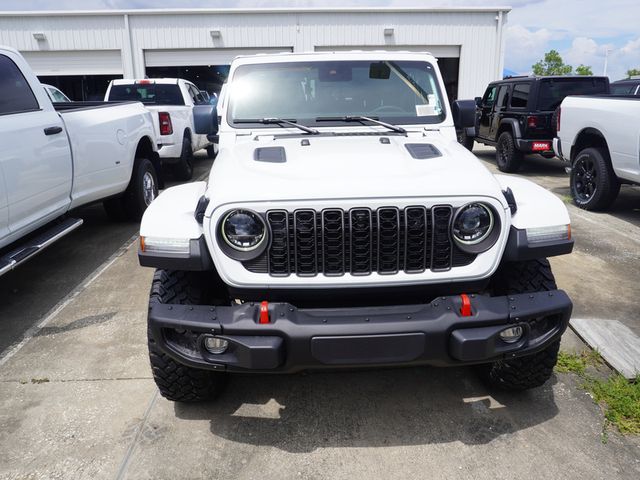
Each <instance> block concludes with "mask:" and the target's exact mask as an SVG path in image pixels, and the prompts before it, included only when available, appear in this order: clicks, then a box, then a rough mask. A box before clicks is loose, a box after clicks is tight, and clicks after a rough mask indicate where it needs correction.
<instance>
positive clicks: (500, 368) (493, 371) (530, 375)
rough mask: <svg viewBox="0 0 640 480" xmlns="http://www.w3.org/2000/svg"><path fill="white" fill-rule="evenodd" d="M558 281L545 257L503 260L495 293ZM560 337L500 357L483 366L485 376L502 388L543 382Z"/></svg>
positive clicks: (494, 283) (555, 356)
mask: <svg viewBox="0 0 640 480" xmlns="http://www.w3.org/2000/svg"><path fill="white" fill-rule="evenodd" d="M555 289H556V282H555V279H554V277H553V273H552V272H551V266H550V265H549V261H548V260H547V259H545V258H542V259H538V260H529V261H526V262H513V263H504V264H502V265H501V266H500V269H499V270H498V272H496V274H495V275H494V277H493V279H492V294H493V295H509V294H515V293H532V292H542V291H548V290H555ZM559 348H560V340H556V341H555V342H553V343H552V344H550V345H549V346H548V347H547V348H545V349H544V350H541V351H539V352H537V353H534V354H533V355H527V356H525V357H518V358H514V359H511V360H499V361H497V362H493V363H492V364H489V365H483V366H482V368H481V369H480V371H481V374H482V375H483V376H484V378H485V380H486V381H487V382H488V383H489V384H490V385H491V386H494V387H497V388H500V389H503V390H515V391H518V390H528V389H530V388H535V387H539V386H540V385H542V384H544V383H545V382H546V381H547V380H549V378H551V375H552V374H553V367H554V366H555V365H556V362H557V361H558V350H559Z"/></svg>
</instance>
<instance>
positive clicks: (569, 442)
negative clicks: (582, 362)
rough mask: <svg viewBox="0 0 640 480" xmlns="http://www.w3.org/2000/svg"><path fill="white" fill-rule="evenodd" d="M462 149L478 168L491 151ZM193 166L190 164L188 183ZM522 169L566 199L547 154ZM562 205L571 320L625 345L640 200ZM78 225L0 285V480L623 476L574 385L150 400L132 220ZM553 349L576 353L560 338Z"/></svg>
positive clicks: (282, 389) (297, 379)
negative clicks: (589, 206)
mask: <svg viewBox="0 0 640 480" xmlns="http://www.w3.org/2000/svg"><path fill="white" fill-rule="evenodd" d="M476 154H477V155H478V156H479V158H480V159H481V160H483V161H484V162H485V163H486V164H487V165H488V166H489V167H490V168H493V150H492V149H487V148H477V149H476ZM209 163H210V162H208V161H206V160H204V159H203V160H201V161H200V162H199V164H198V171H197V172H196V175H198V174H201V173H203V172H204V171H205V170H206V169H207V168H208V165H209ZM523 174H524V175H526V176H527V177H529V178H530V179H531V180H533V181H536V182H538V183H540V184H541V185H543V186H544V187H546V188H549V189H551V190H552V191H553V192H554V193H556V194H558V195H560V196H562V197H566V195H567V194H568V189H567V185H568V180H567V177H566V175H565V173H564V169H563V166H562V165H561V164H560V163H559V162H558V161H556V160H551V161H550V160H542V159H540V160H535V159H533V158H532V160H531V161H530V162H528V163H527V165H526V166H525V171H524V172H523ZM569 208H570V214H571V216H572V225H573V232H574V236H575V238H576V251H575V253H574V254H572V255H571V256H567V257H560V258H557V259H554V260H553V267H554V270H555V273H556V276H557V279H558V283H559V285H560V286H561V288H565V289H566V290H568V291H569V293H570V294H571V296H572V298H573V300H574V303H575V315H578V316H589V317H594V318H603V319H617V320H620V321H622V322H625V323H626V324H627V325H628V326H629V327H630V328H631V329H632V330H633V331H634V332H637V333H639V334H640V320H639V319H638V316H637V313H636V310H637V300H636V299H637V298H638V295H639V294H640V287H639V286H638V284H637V281H636V278H637V274H636V273H635V272H636V271H637V266H638V265H639V264H640V263H638V261H639V260H640V259H639V256H640V248H639V245H638V242H639V240H638V231H639V230H638V229H639V228H640V210H639V209H640V190H638V189H633V188H629V189H627V188H625V189H623V191H622V194H621V197H620V199H619V200H618V201H617V202H616V204H615V205H614V210H613V212H612V213H611V214H592V213H588V212H582V211H579V210H577V209H575V208H574V207H571V206H570V207H569ZM81 215H82V216H84V218H85V220H86V225H85V226H83V227H82V229H81V230H79V231H78V232H76V233H74V234H72V235H71V236H70V237H68V238H67V239H65V240H63V241H61V242H59V243H58V244H57V245H54V246H53V247H51V248H50V249H49V250H48V251H46V252H43V253H42V254H41V255H40V256H39V257H37V259H35V260H32V261H31V262H30V263H28V264H26V265H24V266H23V267H21V268H20V269H19V270H16V271H14V272H12V273H10V274H8V275H6V276H4V277H2V278H0V319H1V320H0V322H1V324H0V325H1V327H2V330H1V331H2V333H1V334H0V342H1V343H0V352H2V353H0V478H3V479H4V478H7V479H9V478H11V479H14V478H15V479H17V478H20V479H23V478H29V479H31V478H34V479H35V478H69V479H83V478H91V479H101V478H117V479H122V478H129V479H144V478H172V479H173V478H240V479H254V478H255V479H257V478H260V479H281V478H304V479H309V478H318V479H320V478H322V479H324V478H338V479H340V478H344V479H347V478H349V479H353V478H403V479H404V478H407V479H412V478H416V479H418V478H430V479H441V478H442V479H453V478H475V479H485V478H486V479H496V478H497V479H500V478H505V479H511V478H581V479H601V478H634V479H635V478H638V477H639V476H640V439H639V438H637V437H622V436H620V435H618V434H616V433H615V432H613V431H611V432H609V435H608V438H607V441H606V442H604V441H603V436H602V429H603V416H602V412H601V411H600V408H599V407H598V406H597V405H595V404H594V403H593V401H592V400H591V398H590V397H589V396H588V395H587V394H586V393H585V391H584V390H582V389H581V388H580V380H579V379H576V377H573V376H571V375H565V374H557V375H556V376H554V378H553V379H552V381H551V382H549V383H548V384H546V385H545V386H543V387H541V388H539V389H535V390H533V391H530V392H526V393H522V394H511V393H500V392H495V391H489V390H487V388H486V387H485V386H484V385H483V384H482V383H480V382H479V381H478V379H477V377H476V376H475V374H474V372H473V370H472V369H470V368H455V369H433V368H411V369H388V370H382V371H364V372H348V373H331V374H329V373H313V374H304V375H294V376H242V377H235V378H233V379H232V380H231V382H230V384H229V388H228V389H227V391H226V392H225V393H224V394H223V395H222V396H221V398H220V399H219V400H218V401H217V402H214V403H209V404H200V405H181V404H173V403H171V402H168V401H165V400H164V399H163V398H161V397H160V396H159V394H158V393H157V390H156V388H155V385H154V383H153V380H152V379H151V374H150V370H149V366H148V360H147V351H146V337H145V329H146V310H147V295H148V289H149V284H150V280H151V275H152V272H151V270H149V269H143V268H140V267H139V266H138V264H137V258H136V245H135V243H134V242H133V241H132V240H131V239H132V237H133V236H134V235H135V233H136V230H137V226H136V225H133V224H110V223H108V222H107V220H106V216H104V214H103V213H102V210H101V208H100V207H99V206H96V207H91V208H88V209H85V210H84V211H82V212H81ZM564 345H565V348H578V349H579V348H582V345H581V344H580V343H579V340H578V339H577V338H575V336H573V335H572V334H571V333H568V334H567V335H566V340H565V341H564Z"/></svg>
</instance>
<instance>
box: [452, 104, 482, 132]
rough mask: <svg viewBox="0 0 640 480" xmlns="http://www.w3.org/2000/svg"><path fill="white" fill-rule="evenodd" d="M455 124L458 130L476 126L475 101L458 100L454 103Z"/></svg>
mask: <svg viewBox="0 0 640 480" xmlns="http://www.w3.org/2000/svg"><path fill="white" fill-rule="evenodd" d="M451 110H452V113H453V124H454V125H455V126H456V129H457V130H461V129H463V128H471V127H475V126H476V104H475V101H474V100H456V101H455V102H453V108H452V109H451Z"/></svg>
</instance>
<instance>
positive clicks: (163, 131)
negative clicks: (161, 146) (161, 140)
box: [158, 112, 173, 135]
mask: <svg viewBox="0 0 640 480" xmlns="http://www.w3.org/2000/svg"><path fill="white" fill-rule="evenodd" d="M158 120H159V121H160V135H171V134H172V133H173V125H172V124H171V115H169V112H158Z"/></svg>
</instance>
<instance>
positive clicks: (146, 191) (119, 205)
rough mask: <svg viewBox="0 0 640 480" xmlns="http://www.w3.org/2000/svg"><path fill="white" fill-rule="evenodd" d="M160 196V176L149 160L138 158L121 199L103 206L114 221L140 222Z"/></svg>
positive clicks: (112, 200)
mask: <svg viewBox="0 0 640 480" xmlns="http://www.w3.org/2000/svg"><path fill="white" fill-rule="evenodd" d="M157 196H158V174H157V172H156V169H155V167H154V166H153V163H151V160H149V159H148V158H136V160H135V162H134V164H133V172H132V173H131V180H130V181H129V185H128V186H127V189H126V190H125V192H124V194H123V195H122V196H120V197H116V198H110V199H109V200H105V201H104V202H103V203H102V204H103V206H104V209H105V211H106V212H107V216H108V217H109V218H110V219H111V220H114V221H124V220H131V221H134V222H139V221H140V220H141V219H142V215H143V214H144V212H145V210H146V209H147V207H148V206H149V205H150V204H151V202H152V201H153V200H154V199H155V198H156V197H157Z"/></svg>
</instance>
